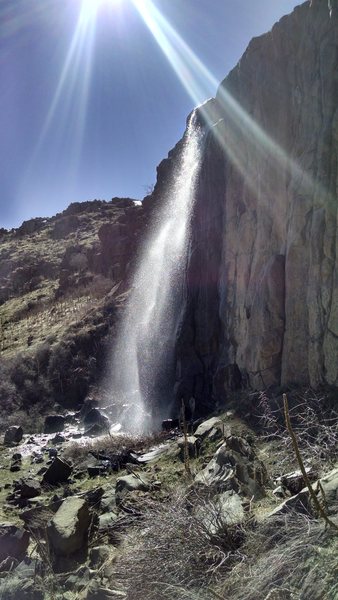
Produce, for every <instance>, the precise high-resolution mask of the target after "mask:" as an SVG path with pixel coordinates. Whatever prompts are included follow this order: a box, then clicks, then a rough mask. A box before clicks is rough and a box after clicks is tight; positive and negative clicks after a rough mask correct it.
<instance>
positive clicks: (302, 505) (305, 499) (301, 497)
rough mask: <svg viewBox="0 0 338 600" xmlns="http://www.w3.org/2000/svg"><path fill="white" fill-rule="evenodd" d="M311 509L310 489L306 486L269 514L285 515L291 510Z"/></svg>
mask: <svg viewBox="0 0 338 600" xmlns="http://www.w3.org/2000/svg"><path fill="white" fill-rule="evenodd" d="M310 510H311V508H310V499H309V491H308V489H307V488H305V489H304V490H302V491H301V492H299V494H295V495H294V496H291V498H287V499H286V500H284V502H282V503H281V504H279V505H278V506H277V507H276V508H275V509H274V510H273V511H272V512H271V513H269V515H268V516H269V517H275V516H277V515H284V514H285V513H288V512H290V511H297V512H300V513H308V512H310Z"/></svg>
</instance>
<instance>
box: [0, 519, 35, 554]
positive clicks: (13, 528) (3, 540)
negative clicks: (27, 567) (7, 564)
mask: <svg viewBox="0 0 338 600" xmlns="http://www.w3.org/2000/svg"><path fill="white" fill-rule="evenodd" d="M28 544H29V533H28V532H27V531H26V530H25V529H22V528H20V527H18V526H17V525H14V524H12V523H2V524H1V525H0V562H1V561H3V560H4V559H5V558H7V557H8V556H11V557H13V558H18V559H22V558H23V557H24V556H25V554H26V551H27V548H28Z"/></svg>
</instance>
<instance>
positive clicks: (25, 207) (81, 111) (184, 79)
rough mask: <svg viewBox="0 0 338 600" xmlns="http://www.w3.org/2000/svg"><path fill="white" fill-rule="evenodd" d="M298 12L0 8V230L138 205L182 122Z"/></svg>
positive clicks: (162, 0)
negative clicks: (78, 204)
mask: <svg viewBox="0 0 338 600" xmlns="http://www.w3.org/2000/svg"><path fill="white" fill-rule="evenodd" d="M297 4H300V2H299V1H297V0H0V227H1V226H2V227H7V228H10V227H16V226H18V225H19V224H20V223H21V222H22V221H23V220H25V219H29V218H31V217H35V216H51V215H53V214H55V213H56V212H59V211H61V210H63V209H64V208H65V207H66V206H67V205H68V204H69V203H70V202H74V201H82V200H89V199H94V198H100V199H106V200H109V199H111V198H112V197H113V196H129V197H133V198H139V199H140V198H142V197H143V196H144V195H145V194H146V191H147V187H149V186H150V185H152V184H153V183H154V182H155V179H156V166H157V164H158V163H159V162H160V161H161V160H162V159H163V158H164V157H165V156H166V155H167V153H168V151H169V150H170V148H171V147H172V146H173V145H174V144H175V143H176V142H177V141H178V140H179V139H180V137H181V136H182V133H183V131H184V128H185V120H186V117H187V115H188V113H189V112H190V111H191V110H192V108H193V107H194V106H195V105H196V104H197V103H199V102H202V101H204V100H205V99H207V98H208V97H210V96H213V95H215V92H216V87H217V83H219V82H220V81H221V80H222V79H224V77H225V76H226V75H227V73H228V72H229V70H230V69H231V68H232V67H234V66H235V64H236V63H237V61H238V60H239V58H240V57H241V55H242V54H243V52H244V50H245V48H246V46H247V45H248V43H249V41H250V39H251V38H252V37H254V36H257V35H260V34H262V33H264V32H265V31H267V30H269V29H270V28H271V27H272V25H273V24H274V22H276V21H277V20H278V19H279V18H280V17H281V16H283V15H284V14H287V13H288V12H290V11H291V10H292V9H293V8H294V6H296V5H297ZM204 67H205V68H206V69H207V70H208V72H209V74H210V77H207V78H205V77H204V75H205V72H206V71H205V70H203V69H204ZM203 74H204V75H203Z"/></svg>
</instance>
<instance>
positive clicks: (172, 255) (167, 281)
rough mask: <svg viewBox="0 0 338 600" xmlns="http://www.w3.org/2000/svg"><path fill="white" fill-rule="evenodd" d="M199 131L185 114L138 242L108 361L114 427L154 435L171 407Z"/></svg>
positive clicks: (193, 116)
mask: <svg viewBox="0 0 338 600" xmlns="http://www.w3.org/2000/svg"><path fill="white" fill-rule="evenodd" d="M201 140H202V130H201V127H200V125H199V124H197V119H196V114H195V112H194V113H192V115H191V117H190V119H189V123H188V126H187V130H186V133H185V137H184V141H183V146H182V151H181V160H180V161H179V165H178V166H177V168H176V170H175V171H174V174H173V176H172V181H171V183H170V185H169V186H168V190H167V193H166V196H165V198H163V199H161V205H160V207H159V208H158V210H157V211H155V212H156V214H155V215H154V218H153V222H152V223H151V227H150V234H149V235H148V236H147V238H146V239H145V241H144V244H143V248H142V249H141V252H140V256H139V259H138V264H137V267H136V270H135V274H134V277H133V281H132V286H131V290H130V293H129V297H128V300H127V305H126V307H125V310H124V314H123V316H122V319H121V323H120V326H119V331H118V336H117V340H116V341H115V344H114V349H113V357H112V375H111V396H112V403H113V405H115V408H116V407H117V415H118V421H119V422H120V423H121V425H122V428H123V429H124V430H127V431H132V432H139V433H141V432H146V431H151V430H155V429H156V428H158V426H159V424H160V422H161V420H162V419H164V418H166V417H168V416H169V415H170V412H171V410H172V407H173V404H174V402H175V398H174V380H175V360H174V359H175V357H174V353H175V340H176V336H177V332H178V329H179V327H180V324H181V321H182V317H183V312H184V307H185V296H186V285H185V274H186V263H187V260H188V252H189V244H190V235H191V228H190V224H191V213H192V209H193V205H194V198H195V188H196V182H197V178H198V173H199V167H200V160H201Z"/></svg>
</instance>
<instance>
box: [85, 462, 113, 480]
mask: <svg viewBox="0 0 338 600" xmlns="http://www.w3.org/2000/svg"><path fill="white" fill-rule="evenodd" d="M109 467H110V463H108V464H104V463H100V464H98V465H93V466H89V467H87V472H88V475H89V477H98V476H99V475H104V474H105V473H107V471H108V470H109Z"/></svg>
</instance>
